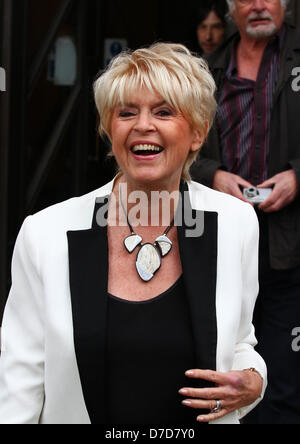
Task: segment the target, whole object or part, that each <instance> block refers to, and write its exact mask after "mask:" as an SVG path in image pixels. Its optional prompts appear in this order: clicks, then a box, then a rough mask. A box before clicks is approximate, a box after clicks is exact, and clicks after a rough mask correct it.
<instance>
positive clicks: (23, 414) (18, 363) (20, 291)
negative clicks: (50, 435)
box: [0, 217, 44, 424]
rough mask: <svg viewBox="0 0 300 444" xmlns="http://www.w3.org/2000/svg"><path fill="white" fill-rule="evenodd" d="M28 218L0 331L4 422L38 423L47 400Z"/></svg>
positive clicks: (39, 300) (36, 273) (0, 391)
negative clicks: (45, 396) (45, 397)
mask: <svg viewBox="0 0 300 444" xmlns="http://www.w3.org/2000/svg"><path fill="white" fill-rule="evenodd" d="M30 220H31V218H30V217H29V218H27V219H26V220H25V222H24V224H23V226H22V228H21V230H20V233H19V236H18V239H17V242H16V246H15V250H14V255H13V261H12V288H11V291H10V295H9V298H8V302H7V305H6V308H5V312H4V318H3V323H2V329H1V347H2V350H1V358H0V424H37V423H38V422H39V418H40V415H41V412H42V409H43V404H44V386H43V380H44V328H43V324H44V323H43V301H42V285H41V281H40V276H39V271H38V257H37V251H36V249H35V246H34V244H33V241H32V239H33V233H31V232H30V231H32V232H33V229H32V225H31V224H30Z"/></svg>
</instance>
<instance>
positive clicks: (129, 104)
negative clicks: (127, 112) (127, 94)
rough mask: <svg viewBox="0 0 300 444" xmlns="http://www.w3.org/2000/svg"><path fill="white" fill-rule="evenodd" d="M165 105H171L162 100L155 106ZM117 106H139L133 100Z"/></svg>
mask: <svg viewBox="0 0 300 444" xmlns="http://www.w3.org/2000/svg"><path fill="white" fill-rule="evenodd" d="M163 105H167V106H171V105H169V104H168V103H167V102H166V101H165V100H162V101H161V102H157V103H154V104H153V107H154V108H157V107H159V106H163ZM117 106H118V107H122V106H128V107H129V108H137V107H138V105H137V104H136V103H133V102H128V103H126V102H125V103H124V104H123V105H122V104H121V103H119V104H118V105H117Z"/></svg>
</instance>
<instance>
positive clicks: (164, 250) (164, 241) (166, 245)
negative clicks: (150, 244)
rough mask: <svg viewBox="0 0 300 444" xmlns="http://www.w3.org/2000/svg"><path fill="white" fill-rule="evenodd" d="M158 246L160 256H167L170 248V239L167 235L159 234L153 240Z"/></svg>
mask: <svg viewBox="0 0 300 444" xmlns="http://www.w3.org/2000/svg"><path fill="white" fill-rule="evenodd" d="M155 242H156V243H157V245H158V246H159V248H160V251H161V255H162V257H165V256H167V254H169V253H170V251H171V250H172V246H173V244H172V241H170V239H169V238H168V237H167V236H160V237H158V238H157V239H156V241H155Z"/></svg>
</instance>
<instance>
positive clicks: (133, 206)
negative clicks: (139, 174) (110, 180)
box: [113, 175, 180, 227]
mask: <svg viewBox="0 0 300 444" xmlns="http://www.w3.org/2000/svg"><path fill="white" fill-rule="evenodd" d="M179 189H180V178H179V179H178V180H177V181H176V182H173V183H171V182H168V183H164V184H163V183H155V182H153V183H147V184H145V183H139V182H134V181H132V180H130V179H129V178H127V177H126V175H122V176H120V177H119V178H118V179H117V180H116V182H115V186H114V190H113V192H114V196H115V199H116V202H117V208H118V210H117V211H118V214H119V216H121V215H123V218H124V211H123V208H122V205H121V200H122V203H123V206H124V207H125V211H126V213H127V215H128V218H129V221H130V223H131V224H132V225H134V226H135V227H136V226H145V227H155V226H156V227H167V226H169V225H170V224H171V222H172V220H173V219H174V216H175V212H176V208H177V205H178V201H179ZM125 222H126V219H125ZM123 223H124V219H123V220H122V224H123Z"/></svg>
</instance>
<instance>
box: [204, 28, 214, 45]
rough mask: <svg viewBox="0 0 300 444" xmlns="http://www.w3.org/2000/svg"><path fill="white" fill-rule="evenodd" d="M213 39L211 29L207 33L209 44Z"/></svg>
mask: <svg viewBox="0 0 300 444" xmlns="http://www.w3.org/2000/svg"><path fill="white" fill-rule="evenodd" d="M211 39H212V31H211V29H210V28H208V29H207V31H206V33H205V40H206V41H207V42H209V41H210V40H211Z"/></svg>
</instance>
